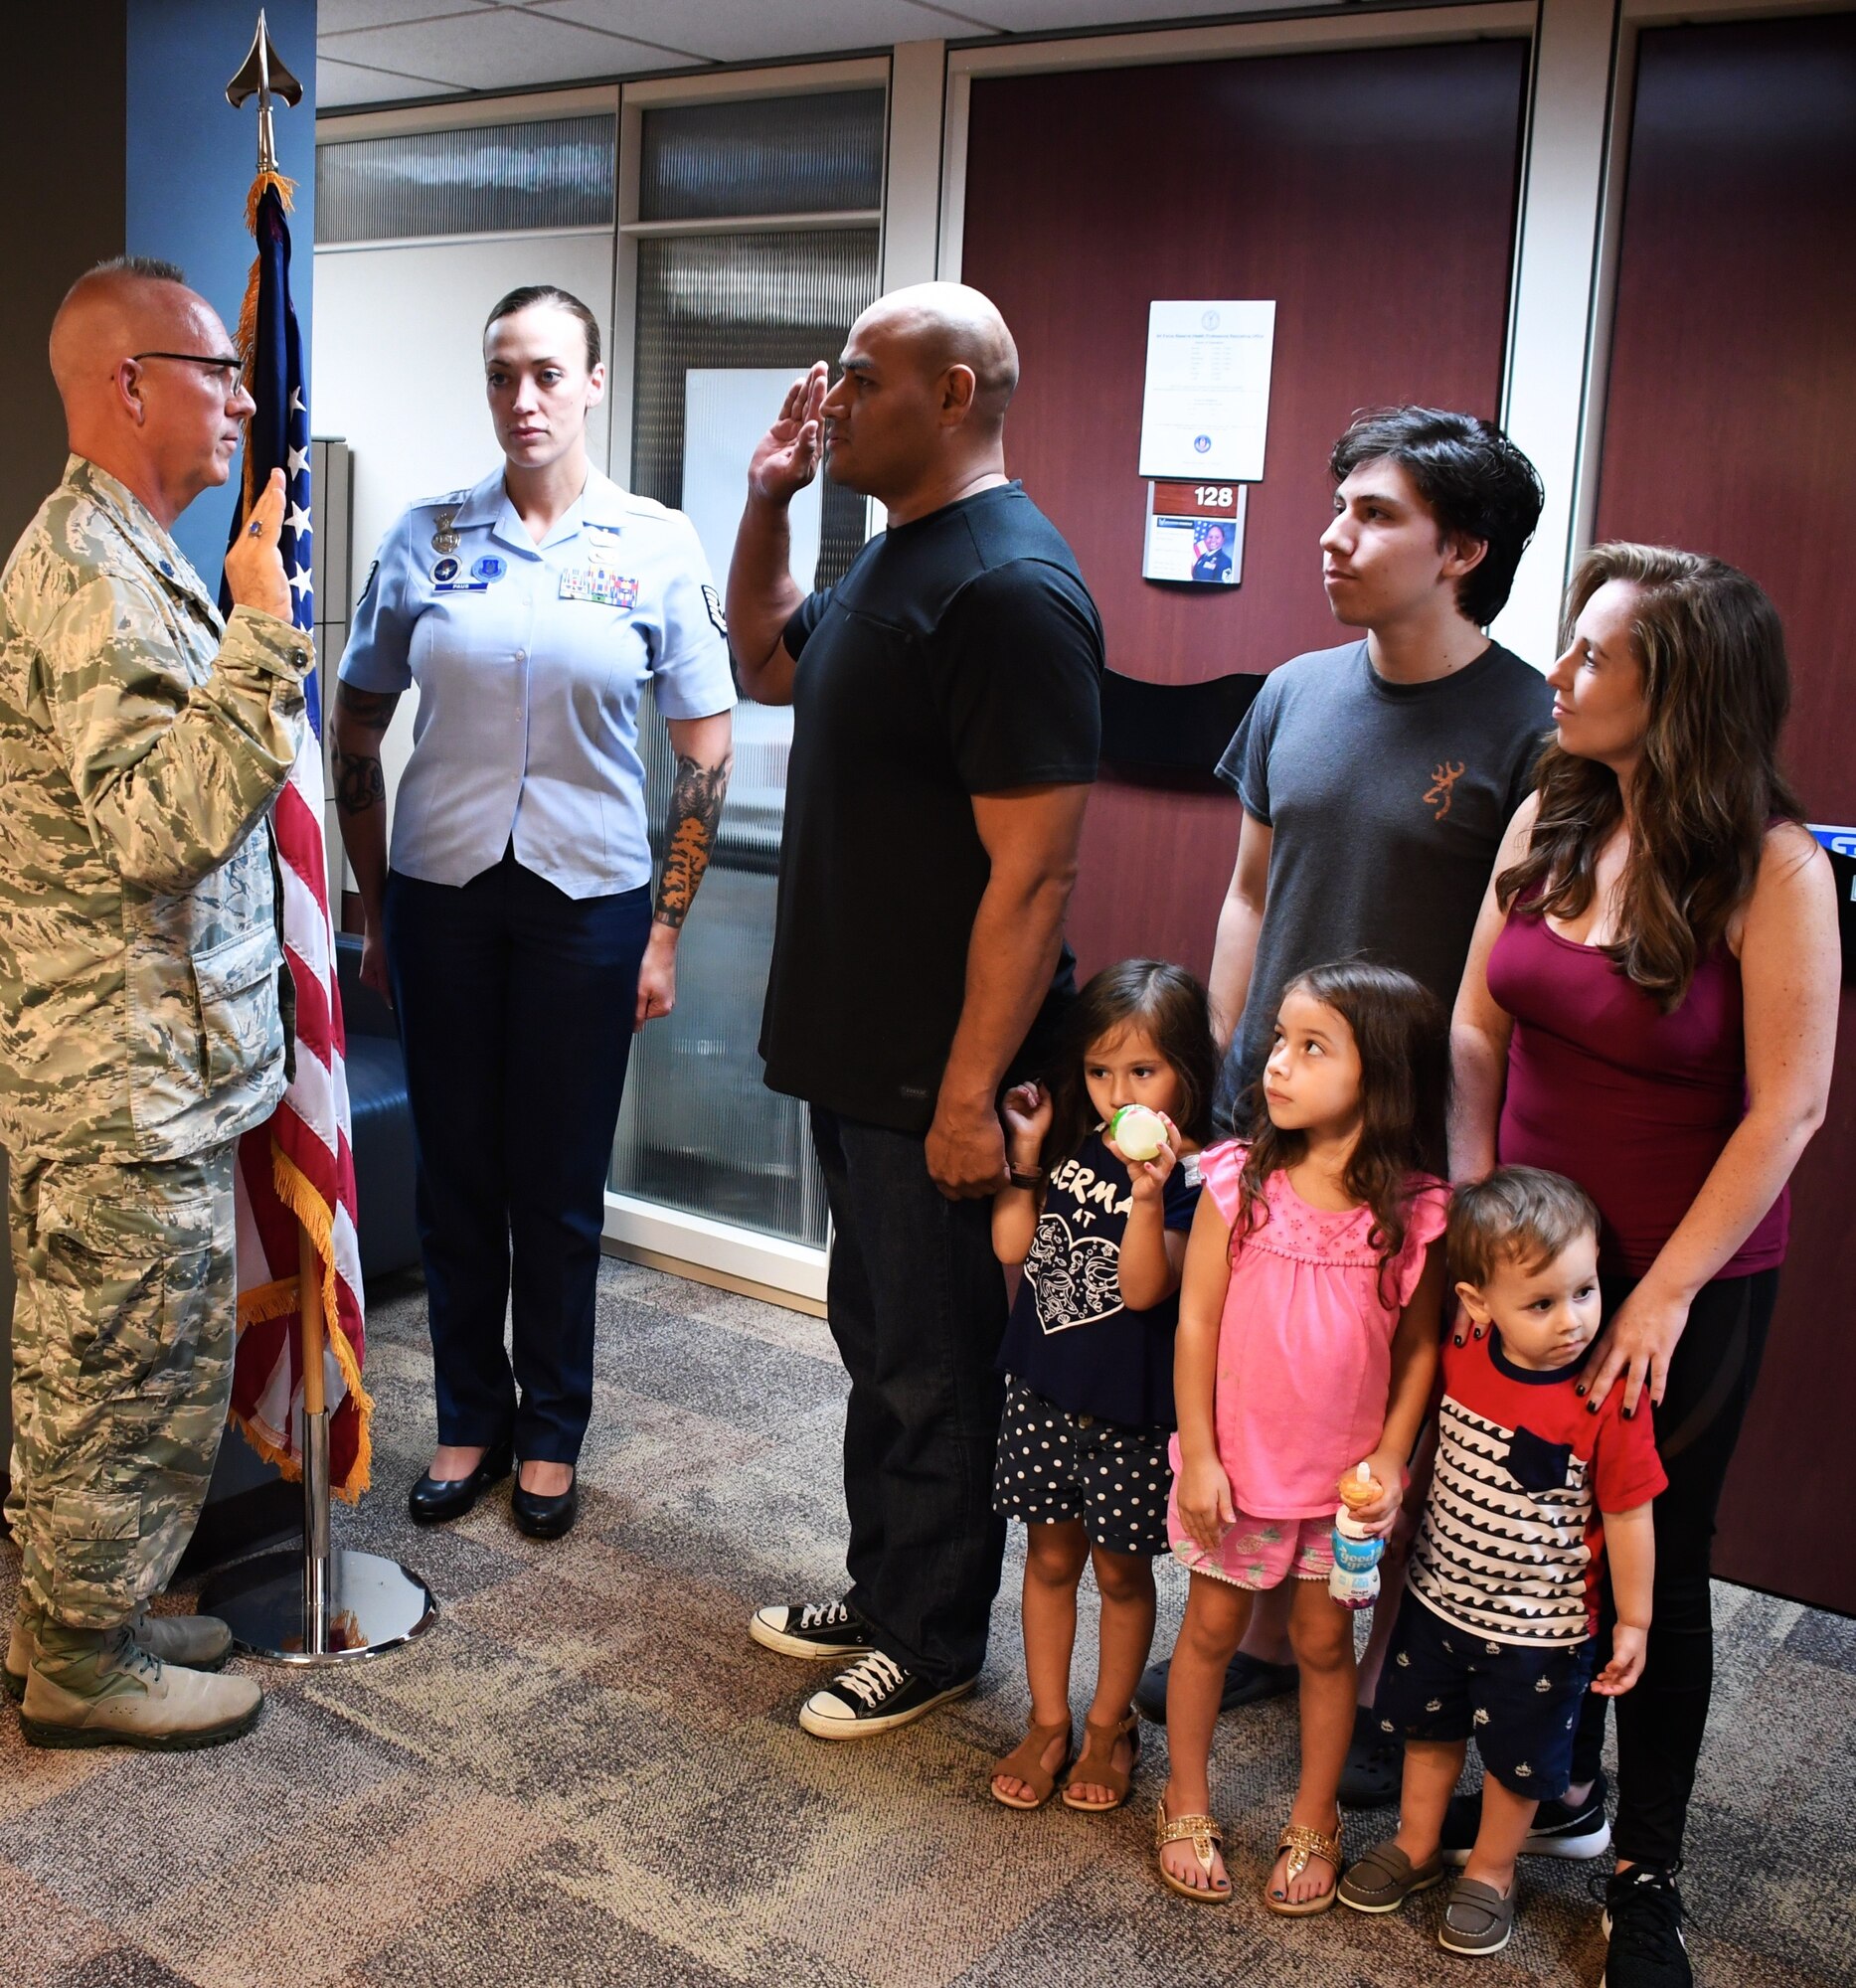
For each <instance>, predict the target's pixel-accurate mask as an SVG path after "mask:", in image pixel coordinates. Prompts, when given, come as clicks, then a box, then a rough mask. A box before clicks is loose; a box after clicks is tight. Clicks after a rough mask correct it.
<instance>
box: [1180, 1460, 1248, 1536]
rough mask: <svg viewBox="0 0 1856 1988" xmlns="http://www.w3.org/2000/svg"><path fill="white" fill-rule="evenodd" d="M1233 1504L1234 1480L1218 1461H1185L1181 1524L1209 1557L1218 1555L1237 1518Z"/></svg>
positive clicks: (1181, 1472) (1181, 1479) (1182, 1463)
mask: <svg viewBox="0 0 1856 1988" xmlns="http://www.w3.org/2000/svg"><path fill="white" fill-rule="evenodd" d="M1237 1515H1238V1514H1237V1508H1236V1506H1234V1505H1233V1504H1232V1502H1231V1479H1230V1478H1229V1477H1227V1476H1226V1475H1225V1469H1224V1465H1223V1464H1221V1463H1220V1462H1219V1461H1218V1459H1217V1458H1216V1457H1215V1456H1214V1457H1205V1458H1201V1459H1199V1460H1197V1461H1191V1462H1189V1461H1186V1460H1185V1459H1182V1460H1181V1464H1180V1472H1179V1523H1180V1524H1181V1525H1182V1526H1184V1527H1185V1529H1186V1531H1187V1532H1188V1533H1190V1534H1191V1535H1192V1537H1193V1539H1194V1540H1195V1541H1196V1542H1197V1543H1198V1544H1199V1545H1200V1546H1202V1547H1203V1548H1204V1549H1205V1551H1206V1552H1207V1553H1216V1552H1217V1551H1218V1543H1219V1541H1220V1540H1222V1539H1223V1538H1224V1537H1225V1535H1226V1533H1227V1532H1229V1531H1230V1529H1231V1525H1232V1522H1233V1521H1234V1520H1235V1519H1236V1518H1237Z"/></svg>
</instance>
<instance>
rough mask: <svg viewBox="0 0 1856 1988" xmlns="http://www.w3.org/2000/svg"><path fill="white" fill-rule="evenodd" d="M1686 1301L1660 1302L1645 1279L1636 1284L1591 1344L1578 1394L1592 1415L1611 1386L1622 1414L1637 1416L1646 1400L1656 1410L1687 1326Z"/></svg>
mask: <svg viewBox="0 0 1856 1988" xmlns="http://www.w3.org/2000/svg"><path fill="white" fill-rule="evenodd" d="M1688 1306H1689V1301H1688V1299H1687V1298H1684V1297H1665V1296H1664V1295H1663V1294H1662V1293H1661V1292H1660V1291H1658V1290H1656V1289H1655V1288H1654V1287H1653V1286H1652V1284H1651V1282H1650V1280H1649V1278H1648V1277H1645V1278H1644V1280H1643V1281H1642V1282H1641V1283H1640V1284H1638V1286H1637V1287H1636V1289H1635V1290H1633V1291H1632V1292H1631V1293H1630V1295H1629V1296H1628V1297H1627V1298H1625V1300H1624V1301H1623V1303H1622V1304H1620V1305H1619V1306H1618V1307H1617V1310H1616V1312H1615V1313H1614V1314H1613V1315H1612V1318H1611V1322H1610V1323H1609V1324H1608V1325H1607V1326H1606V1327H1605V1328H1604V1330H1603V1332H1602V1333H1600V1334H1599V1336H1598V1338H1597V1339H1596V1340H1595V1341H1594V1342H1593V1346H1592V1351H1591V1352H1590V1353H1589V1354H1588V1355H1587V1357H1586V1371H1585V1372H1584V1373H1583V1374H1582V1375H1581V1376H1580V1377H1579V1392H1580V1393H1581V1394H1582V1395H1584V1396H1585V1398H1586V1406H1587V1408H1590V1409H1591V1410H1592V1412H1593V1413H1594V1414H1595V1415H1596V1414H1597V1413H1598V1412H1599V1409H1600V1408H1602V1407H1603V1404H1604V1398H1605V1396H1606V1395H1608V1394H1609V1393H1610V1391H1611V1389H1612V1387H1613V1386H1614V1385H1615V1384H1617V1383H1619V1382H1621V1383H1622V1385H1623V1391H1624V1395H1623V1403H1624V1415H1625V1417H1626V1418H1628V1417H1630V1416H1632V1415H1634V1414H1635V1413H1636V1411H1637V1404H1638V1402H1639V1401H1641V1400H1642V1399H1643V1398H1644V1397H1645V1395H1646V1394H1647V1397H1648V1399H1649V1401H1650V1402H1652V1403H1654V1404H1655V1405H1656V1406H1657V1407H1660V1406H1661V1405H1662V1398H1663V1389H1664V1387H1665V1386H1666V1385H1667V1383H1668V1380H1669V1361H1670V1357H1671V1356H1672V1355H1673V1354H1674V1352H1675V1350H1676V1346H1677V1343H1678V1342H1679V1341H1680V1339H1681V1337H1682V1334H1683V1332H1684V1331H1685V1330H1686V1329H1687V1326H1688Z"/></svg>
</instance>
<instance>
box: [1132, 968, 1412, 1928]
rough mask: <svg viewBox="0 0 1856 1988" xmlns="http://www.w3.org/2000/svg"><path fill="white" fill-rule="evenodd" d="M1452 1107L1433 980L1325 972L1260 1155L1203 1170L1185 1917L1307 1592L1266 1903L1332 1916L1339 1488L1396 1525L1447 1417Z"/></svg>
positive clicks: (1340, 1672)
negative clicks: (1422, 1444) (1243, 1643)
mask: <svg viewBox="0 0 1856 1988" xmlns="http://www.w3.org/2000/svg"><path fill="white" fill-rule="evenodd" d="M1446 1087H1447V1066H1446V1063H1445V1030H1444V1021H1443V1014H1442V1010H1441V1008H1440V1007H1439V1006H1438V1004H1437V1003H1436V1002H1435V1001H1434V999H1433V998H1432V997H1431V995H1430V994H1428V993H1427V992H1426V991H1425V990H1424V989H1423V988H1422V987H1421V986H1419V984H1418V983H1417V981H1415V980H1413V979H1411V978H1410V977H1409V976H1407V975H1406V974H1403V973H1398V972H1394V971H1393V970H1392V969H1391V968H1389V967H1382V966H1373V965H1368V964H1365V963H1363V962H1358V961H1346V962H1343V963H1341V964H1339V965H1334V966H1318V967H1315V968H1314V969H1312V970H1311V971H1310V972H1307V973H1303V974H1298V975H1297V976H1296V978H1294V979H1293V980H1291V981H1290V982H1289V983H1288V985H1287V987H1286V988H1285V989H1284V990H1283V994H1282V1000H1281V1005H1280V1007H1279V1008H1278V1010H1277V1014H1276V1029H1275V1044H1274V1047H1273V1048H1272V1049H1271V1050H1270V1053H1269V1060H1268V1062H1267V1064H1266V1065H1265V1071H1264V1075H1263V1077H1262V1079H1261V1081H1260V1083H1259V1084H1258V1085H1257V1087H1256V1089H1255V1091H1254V1092H1253V1095H1252V1099H1251V1123H1252V1127H1253V1136H1252V1137H1251V1139H1250V1141H1249V1142H1248V1143H1245V1142H1242V1141H1233V1142H1230V1143H1228V1144H1224V1145H1219V1146H1215V1147H1213V1148H1212V1150H1211V1151H1210V1152H1208V1153H1207V1154H1206V1155H1205V1156H1204V1159H1203V1162H1202V1171H1203V1176H1204V1182H1205V1193H1204V1195H1203V1196H1202V1197H1201V1199H1200V1202H1199V1208H1198V1213H1197V1215H1196V1216H1195V1218H1194V1220H1193V1226H1192V1235H1191V1238H1190V1241H1189V1243H1188V1244H1187V1250H1186V1263H1185V1272H1184V1281H1183V1286H1182V1289H1181V1293H1180V1317H1179V1330H1178V1348H1177V1353H1176V1356H1175V1364H1174V1392H1175V1396H1176V1399H1177V1403H1178V1409H1179V1435H1178V1437H1177V1439H1176V1443H1175V1449H1174V1463H1175V1468H1176V1471H1177V1476H1176V1480H1175V1483H1174V1489H1173V1500H1172V1506H1171V1510H1170V1511H1169V1514H1168V1520H1169V1529H1170V1533H1171V1539H1172V1546H1173V1551H1174V1553H1175V1554H1176V1555H1178V1557H1179V1558H1180V1559H1181V1560H1182V1561H1184V1562H1185V1564H1186V1566H1187V1567H1188V1568H1190V1569H1191V1570H1192V1585H1191V1588H1190V1590H1189V1592H1188V1594H1187V1597H1186V1618H1185V1622H1184V1624H1183V1625H1182V1627H1181V1629H1180V1634H1179V1641H1178V1642H1177V1644H1175V1646H1174V1651H1173V1666H1172V1671H1171V1673H1170V1676H1169V1678H1168V1682H1167V1700H1166V1734H1167V1750H1168V1753H1169V1755H1170V1756H1171V1760H1172V1778H1171V1779H1170V1780H1169V1781H1168V1782H1167V1786H1166V1792H1165V1794H1164V1796H1163V1797H1162V1798H1161V1801H1160V1807H1159V1813H1158V1816H1157V1818H1156V1821H1155V1826H1154V1838H1155V1849H1156V1851H1157V1853H1158V1856H1159V1859H1160V1875H1161V1877H1162V1878H1163V1879H1164V1880H1165V1882H1166V1883H1167V1885H1168V1886H1170V1887H1171V1888H1172V1890H1174V1891H1175V1892H1179V1893H1181V1894H1183V1895H1184V1896H1185V1897H1187V1898H1189V1899H1196V1900H1200V1901H1203V1902H1206V1903H1212V1904H1218V1903H1222V1902H1223V1901H1224V1900H1226V1899H1228V1898H1230V1896H1231V1880H1230V1878H1229V1876H1228V1875H1227V1873H1226V1871H1225V1868H1224V1862H1223V1859H1222V1858H1221V1857H1220V1855H1219V1854H1218V1852H1219V1846H1220V1845H1221V1844H1222V1843H1223V1841H1224V1838H1223V1835H1222V1833H1221V1831H1220V1829H1219V1827H1218V1824H1217V1823H1216V1822H1215V1821H1214V1820H1213V1819H1212V1816H1211V1814H1210V1813H1209V1811H1210V1808H1211V1795H1210V1789H1209V1785H1208V1782H1207V1766H1208V1761H1209V1758H1210V1754H1211V1745H1212V1728H1213V1725H1214V1723H1215V1721H1216V1720H1217V1717H1218V1700H1219V1693H1220V1690H1221V1688H1222V1686H1223V1683H1224V1676H1225V1666H1226V1664H1227V1663H1228V1662H1229V1661H1230V1658H1231V1654H1232V1652H1233V1651H1234V1650H1235V1649H1236V1648H1237V1647H1238V1643H1239V1640H1240V1639H1241V1638H1242V1636H1243V1634H1244V1630H1245V1626H1246V1623H1247V1622H1248V1620H1249V1616H1250V1610H1251V1597H1252V1596H1253V1595H1255V1594H1258V1593H1262V1592H1263V1591H1265V1589H1268V1588H1271V1587H1275V1586H1277V1585H1278V1584H1280V1583H1281V1582H1282V1581H1284V1580H1287V1579H1293V1580H1294V1581H1295V1582H1296V1587H1295V1590H1294V1600H1293V1603H1292V1606H1291V1611H1290V1615H1289V1640H1290V1642H1291V1644H1292V1645H1293V1647H1294V1651H1295V1659H1296V1662H1297V1664H1298V1666H1299V1668H1300V1673H1301V1778H1300V1783H1299V1785H1298V1787H1297V1789H1296V1793H1295V1801H1294V1806H1293V1807H1292V1809H1291V1811H1290V1814H1289V1823H1288V1827H1287V1828H1286V1829H1284V1830H1283V1831H1282V1834H1281V1836H1280V1838H1279V1839H1278V1841H1277V1844H1276V1849H1277V1851H1278V1853H1279V1855H1278V1856H1277V1858H1276V1861H1275V1865H1274V1867H1273V1868H1272V1870H1271V1871H1270V1874H1269V1878H1268V1881H1267V1883H1266V1885H1265V1890H1264V1904H1265V1905H1266V1906H1268V1908H1269V1909H1270V1910H1271V1911H1274V1912H1281V1913H1285V1914H1288V1915H1291V1916H1295V1917H1301V1916H1304V1915H1306V1914H1308V1913H1312V1912H1321V1911H1326V1910H1327V1908H1328V1907H1329V1906H1330V1905H1332V1904H1333V1903H1334V1887H1335V1885H1336V1884H1337V1883H1338V1881H1339V1878H1340V1870H1341V1862H1340V1859H1341V1850H1340V1812H1339V1809H1338V1807H1337V1806H1336V1801H1335V1796H1336V1790H1337V1789H1338V1787H1339V1783H1340V1773H1341V1767H1342V1765H1343V1763H1344V1761H1345V1759H1346V1755H1347V1745H1348V1741H1349V1740H1351V1739H1352V1737H1353V1727H1354V1716H1353V1711H1354V1689H1355V1677H1354V1657H1353V1619H1354V1618H1353V1614H1352V1612H1351V1610H1350V1609H1348V1608H1346V1607H1345V1606H1343V1605H1342V1603H1341V1602H1339V1601H1338V1600H1336V1599H1334V1598H1333V1596H1331V1595H1330V1594H1329V1592H1328V1576H1329V1574H1331V1573H1332V1571H1333V1565H1334V1557H1333V1552H1332V1548H1331V1545H1330V1537H1329V1534H1330V1528H1331V1526H1332V1524H1333V1521H1334V1511H1335V1506H1336V1503H1337V1501H1338V1497H1339V1491H1340V1480H1341V1479H1342V1478H1343V1476H1344V1477H1346V1478H1347V1479H1348V1480H1349V1486H1348V1496H1347V1503H1348V1505H1349V1506H1350V1508H1351V1512H1352V1517H1353V1519H1354V1520H1355V1521H1356V1522H1358V1523H1360V1524H1362V1525H1364V1526H1366V1527H1368V1528H1370V1529H1375V1530H1379V1531H1389V1530H1390V1529H1391V1527H1392V1524H1393V1522H1394V1520H1395V1519H1396V1518H1397V1516H1398V1511H1399V1505H1400V1501H1401V1497H1402V1493H1403V1490H1404V1485H1405V1469H1406V1465H1407V1463H1408V1461H1409V1459H1410V1457H1411V1454H1412V1448H1413V1445H1414V1444H1415V1443H1416V1441H1417V1439H1418V1433H1419V1430H1420V1428H1421V1427H1422V1426H1423V1424H1424V1421H1425V1417H1426V1414H1427V1412H1428V1410H1429V1408H1430V1401H1431V1392H1432V1385H1433V1381H1434V1376H1435V1373H1436V1366H1437V1340H1438V1333H1439V1325H1440V1319H1441V1305H1442V1294H1443V1252H1442V1248H1441V1244H1440V1243H1439V1241H1438V1239H1439V1238H1440V1237H1441V1236H1442V1233H1443V1226H1444V1220H1445V1215H1446V1211H1447V1209H1448V1204H1449V1190H1448V1189H1447V1188H1446V1187H1445V1186H1444V1185H1443V1183H1442V1182H1441V1181H1438V1180H1436V1179H1434V1177H1433V1176H1432V1175H1431V1174H1429V1173H1427V1172H1426V1171H1425V1163H1426V1162H1427V1161H1433V1160H1434V1158H1435V1157H1437V1156H1440V1154H1441V1150H1442V1120H1443V1112H1444V1102H1445V1090H1446ZM1362 1461H1364V1463H1365V1464H1366V1467H1367V1471H1368V1474H1369V1476H1370V1479H1371V1482H1372V1486H1373V1487H1375V1488H1374V1489H1373V1491H1372V1493H1371V1495H1366V1487H1365V1486H1364V1485H1363V1484H1362V1483H1361V1481H1360V1479H1359V1477H1358V1475H1357V1472H1358V1467H1359V1465H1360V1464H1361V1462H1362Z"/></svg>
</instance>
